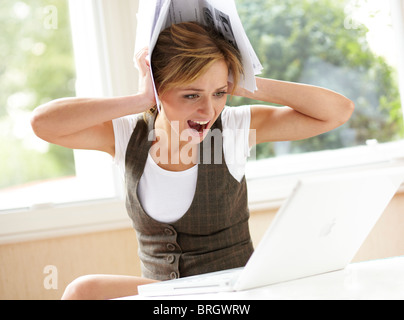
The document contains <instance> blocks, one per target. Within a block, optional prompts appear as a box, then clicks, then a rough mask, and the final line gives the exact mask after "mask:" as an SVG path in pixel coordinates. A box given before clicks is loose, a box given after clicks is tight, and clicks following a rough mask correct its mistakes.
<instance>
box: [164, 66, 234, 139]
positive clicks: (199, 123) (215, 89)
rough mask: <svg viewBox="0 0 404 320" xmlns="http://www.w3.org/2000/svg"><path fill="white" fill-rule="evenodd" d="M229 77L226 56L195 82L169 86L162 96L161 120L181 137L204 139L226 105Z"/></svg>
mask: <svg viewBox="0 0 404 320" xmlns="http://www.w3.org/2000/svg"><path fill="white" fill-rule="evenodd" d="M184 72H186V70H185V71H184ZM228 77H229V69H228V67H227V64H226V62H225V61H224V60H222V61H218V62H215V63H214V64H213V65H212V66H211V67H210V68H209V69H208V71H207V72H206V73H205V74H204V75H203V76H201V77H199V78H198V79H197V80H196V81H194V82H193V83H191V84H189V85H185V86H183V87H178V88H173V89H171V90H168V91H167V92H166V93H165V94H164V95H163V96H162V97H160V100H161V103H162V108H161V113H160V116H159V118H158V120H157V121H159V123H160V125H162V126H163V127H164V130H166V132H168V130H170V131H172V130H174V132H175V133H176V134H177V135H178V138H180V141H186V142H191V141H192V142H195V143H201V142H202V141H203V139H204V138H205V137H206V135H207V133H208V130H209V129H210V128H211V127H212V125H213V124H214V122H215V121H216V120H217V118H218V117H219V115H220V113H221V112H222V111H223V109H224V107H225V104H226V100H227V90H228ZM161 121H162V122H161ZM156 125H157V123H156ZM171 136H172V134H171ZM190 140H191V141H190Z"/></svg>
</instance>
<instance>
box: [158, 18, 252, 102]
mask: <svg viewBox="0 0 404 320" xmlns="http://www.w3.org/2000/svg"><path fill="white" fill-rule="evenodd" d="M220 60H224V61H225V62H226V63H227V66H228V68H229V73H231V74H232V76H233V83H234V88H236V87H237V84H238V83H239V81H240V76H241V75H242V74H244V69H243V64H242V59H241V54H240V52H239V51H238V49H236V48H235V47H234V46H233V45H232V44H231V43H229V42H228V41H227V40H226V39H225V38H224V37H223V36H222V35H221V34H220V33H218V32H217V31H215V30H214V29H213V28H209V27H204V26H202V25H201V24H199V23H196V22H185V23H180V24H175V25H172V26H171V27H169V28H167V29H165V30H163V31H162V32H161V34H160V36H159V38H158V40H157V44H156V47H155V49H154V51H153V53H152V57H151V64H152V68H153V76H154V80H155V83H156V88H157V92H158V93H159V95H163V94H164V93H165V92H167V91H168V90H170V89H172V88H174V87H178V86H182V85H187V84H190V83H192V82H194V81H195V80H196V79H198V78H199V77H200V76H202V75H203V74H204V73H205V72H206V71H207V70H208V69H209V68H210V67H211V66H212V64H214V63H215V62H217V61H220ZM232 93H234V91H233V92H231V94H232Z"/></svg>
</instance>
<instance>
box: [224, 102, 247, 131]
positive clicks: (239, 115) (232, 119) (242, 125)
mask: <svg viewBox="0 0 404 320" xmlns="http://www.w3.org/2000/svg"><path fill="white" fill-rule="evenodd" d="M250 122H251V107H250V106H248V105H245V106H240V107H229V106H226V107H225V108H224V109H223V112H222V123H223V129H249V128H250Z"/></svg>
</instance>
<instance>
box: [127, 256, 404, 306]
mask: <svg viewBox="0 0 404 320" xmlns="http://www.w3.org/2000/svg"><path fill="white" fill-rule="evenodd" d="M143 299H144V300H152V299H150V298H146V297H139V296H135V297H127V298H125V300H143ZM155 299H156V300H233V301H234V300H385V299H388V300H404V257H397V258H389V259H383V260H374V261H368V262H361V263H353V264H350V265H349V266H348V267H347V268H346V269H345V270H342V271H337V272H331V273H328V274H323V275H318V276H313V277H309V278H305V279H300V280H295V281H290V282H285V283H281V284H276V285H271V286H267V287H263V288H259V289H254V290H249V291H243V292H225V293H213V294H201V295H186V296H184V295H182V296H171V297H157V298H155Z"/></svg>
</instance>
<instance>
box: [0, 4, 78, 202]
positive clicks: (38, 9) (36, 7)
mask: <svg viewBox="0 0 404 320" xmlns="http://www.w3.org/2000/svg"><path fill="white" fill-rule="evenodd" d="M0 30H1V32H0V88H1V90H0V132H1V134H0V161H1V164H0V177H1V178H0V196H4V195H7V194H8V193H9V192H11V191H15V190H16V189H22V188H26V187H28V186H32V185H35V184H38V183H39V182H41V181H42V182H43V181H44V180H46V181H47V180H49V179H51V180H54V179H56V178H59V179H60V178H61V177H71V176H75V166H74V157H73V151H71V150H68V149H64V148H60V147H57V146H54V145H50V144H47V143H45V142H43V141H41V140H40V139H38V138H36V137H35V135H34V134H33V132H32V129H31V125H30V116H31V112H32V110H33V109H34V108H35V107H37V106H38V105H40V104H43V103H45V102H48V101H50V100H53V99H57V98H60V97H67V96H74V95H75V90H74V86H75V68H74V60H73V50H72V39H71V34H70V26H69V17H68V3H67V0H29V1H15V0H2V1H1V2H0ZM3 199H4V198H3ZM3 205H4V204H3ZM3 205H2V206H1V207H3ZM15 206H18V204H15ZM0 209H2V208H0Z"/></svg>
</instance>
